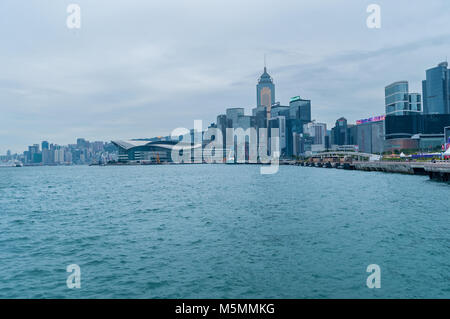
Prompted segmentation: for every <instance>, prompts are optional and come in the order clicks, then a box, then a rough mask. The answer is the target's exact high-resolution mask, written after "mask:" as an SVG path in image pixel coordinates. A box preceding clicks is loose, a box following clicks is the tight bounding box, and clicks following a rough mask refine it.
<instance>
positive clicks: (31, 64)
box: [0, 0, 450, 154]
mask: <svg viewBox="0 0 450 319" xmlns="http://www.w3.org/2000/svg"><path fill="white" fill-rule="evenodd" d="M71 3H76V4H78V5H79V6H80V8H81V28H80V29H69V28H68V27H67V25H66V20H67V17H68V16H69V14H68V13H67V6H68V5H69V4H71ZM372 3H374V4H378V5H380V7H381V28H379V29H369V28H368V27H367V24H366V19H367V17H368V16H369V15H370V14H369V13H367V12H366V9H367V7H368V5H370V4H372ZM0 12H1V13H2V19H0V154H5V153H6V151H7V150H11V151H12V152H13V153H14V152H19V153H21V152H23V151H24V150H25V149H26V148H27V146H28V145H31V144H35V143H36V144H37V143H40V142H41V141H43V140H47V141H49V142H51V143H56V144H60V145H65V144H69V143H74V142H75V141H76V138H78V137H82V138H86V139H88V140H91V141H96V140H103V141H111V140H115V139H129V138H146V137H153V136H164V135H169V134H170V133H171V132H172V130H174V129H176V128H178V127H186V128H191V127H193V125H194V120H198V119H201V120H203V122H204V127H205V128H206V127H207V126H208V125H209V124H210V123H211V122H213V121H215V120H216V116H217V115H218V114H223V113H224V112H225V109H226V108H229V107H244V108H245V110H246V113H247V114H250V113H251V109H252V108H253V107H255V106H256V84H257V80H258V77H259V76H260V75H261V73H262V71H263V67H264V55H266V56H267V68H268V72H269V73H270V75H271V76H272V77H273V78H274V82H275V85H276V100H277V101H280V102H281V104H283V105H287V104H288V103H289V99H290V97H293V96H297V95H300V96H301V97H303V98H306V99H310V100H311V101H312V117H313V119H315V120H317V121H318V122H324V123H327V125H328V128H329V129H331V127H332V126H333V125H334V123H335V121H336V119H338V118H339V117H341V116H344V117H346V118H347V119H348V121H349V122H350V123H354V122H355V121H356V120H358V119H361V118H367V117H371V116H376V115H380V114H383V113H384V87H385V86H386V85H388V84H390V83H392V82H395V81H400V80H407V81H409V83H410V91H411V92H419V93H421V81H422V80H423V79H424V78H425V70H426V69H428V68H431V67H434V66H435V65H437V64H438V63H440V62H442V61H445V59H446V56H447V55H448V56H450V1H448V0H428V1H422V0H421V1H419V0H416V1H410V0H396V1H391V0H370V1H365V0H321V1H314V0H309V1H303V0H227V1H223V0H190V1H184V0H171V1H162V0H161V1H160V0H158V1H157V0H152V1H143V0H141V1H137V0H114V1H109V0H108V1H106V0H95V1H94V0H71V1H65V0H58V1H54V0H2V1H1V2H0Z"/></svg>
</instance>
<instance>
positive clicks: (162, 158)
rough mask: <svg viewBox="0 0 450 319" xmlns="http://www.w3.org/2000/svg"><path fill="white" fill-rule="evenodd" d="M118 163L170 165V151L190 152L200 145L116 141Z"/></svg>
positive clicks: (171, 142) (151, 141)
mask: <svg viewBox="0 0 450 319" xmlns="http://www.w3.org/2000/svg"><path fill="white" fill-rule="evenodd" d="M111 142H112V143H113V144H114V145H115V146H117V148H118V150H119V162H120V163H141V164H142V163H144V164H145V163H170V162H172V151H174V150H178V151H180V152H182V151H184V150H192V149H194V148H198V147H201V145H191V144H188V143H187V144H184V145H183V144H180V142H178V141H154V140H125V141H124V140H116V141H111Z"/></svg>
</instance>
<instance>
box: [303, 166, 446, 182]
mask: <svg viewBox="0 0 450 319" xmlns="http://www.w3.org/2000/svg"><path fill="white" fill-rule="evenodd" d="M302 166H312V167H325V168H343V169H347V170H359V171H376V172H385V173H398V174H409V175H428V176H429V177H430V179H435V180H439V181H443V182H449V181H450V162H436V163H431V162H388V161H386V162H383V161H379V162H353V163H331V162H323V163H312V162H310V163H308V162H305V163H302Z"/></svg>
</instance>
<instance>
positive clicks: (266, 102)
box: [256, 66, 275, 119]
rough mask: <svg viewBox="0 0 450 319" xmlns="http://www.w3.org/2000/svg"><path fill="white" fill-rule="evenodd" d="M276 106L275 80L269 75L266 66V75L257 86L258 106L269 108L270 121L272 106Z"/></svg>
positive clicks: (263, 75)
mask: <svg viewBox="0 0 450 319" xmlns="http://www.w3.org/2000/svg"><path fill="white" fill-rule="evenodd" d="M273 104H275V85H274V84H273V79H272V77H271V76H270V75H269V73H267V67H266V66H264V73H263V74H262V75H261V77H260V78H259V80H258V85H256V106H265V107H266V108H267V119H270V111H271V108H272V105H273Z"/></svg>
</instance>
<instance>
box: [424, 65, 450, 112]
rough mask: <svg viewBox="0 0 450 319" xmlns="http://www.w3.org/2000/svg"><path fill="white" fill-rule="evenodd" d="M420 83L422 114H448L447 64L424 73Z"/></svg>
mask: <svg viewBox="0 0 450 319" xmlns="http://www.w3.org/2000/svg"><path fill="white" fill-rule="evenodd" d="M426 77H427V78H426V80H424V81H422V91H423V92H422V94H423V112H424V113H425V114H450V70H449V69H448V63H447V62H442V63H440V64H439V65H438V66H437V67H435V68H431V69H429V70H427V71H426Z"/></svg>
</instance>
